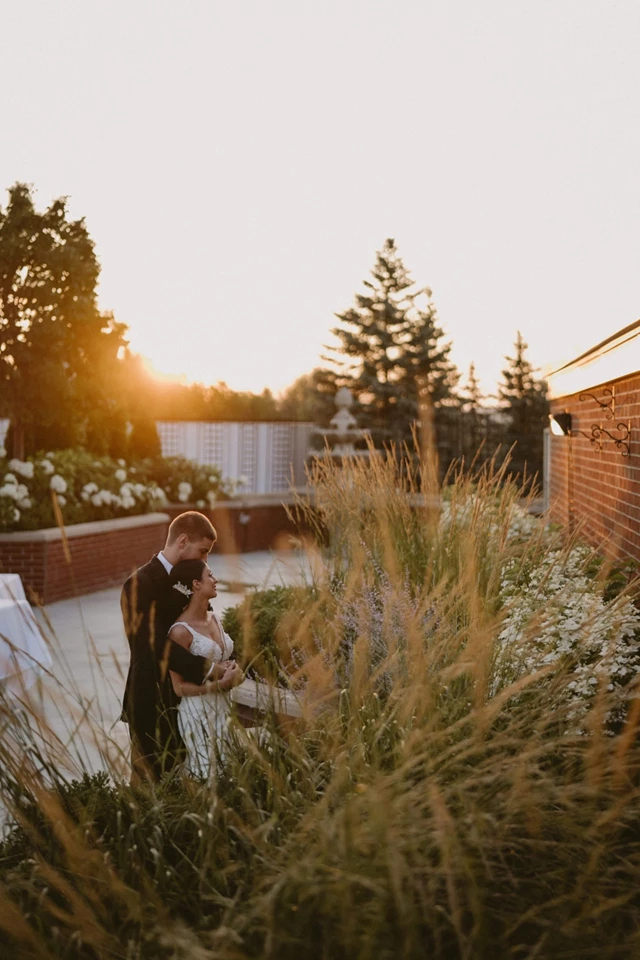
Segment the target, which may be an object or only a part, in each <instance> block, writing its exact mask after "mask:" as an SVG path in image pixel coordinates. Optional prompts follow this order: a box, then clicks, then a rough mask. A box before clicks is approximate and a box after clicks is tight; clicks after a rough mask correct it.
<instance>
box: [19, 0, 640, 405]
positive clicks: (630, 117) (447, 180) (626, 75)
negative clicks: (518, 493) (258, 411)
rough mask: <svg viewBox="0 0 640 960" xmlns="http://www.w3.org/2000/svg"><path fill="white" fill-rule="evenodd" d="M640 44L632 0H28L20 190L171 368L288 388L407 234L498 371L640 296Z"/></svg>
mask: <svg viewBox="0 0 640 960" xmlns="http://www.w3.org/2000/svg"><path fill="white" fill-rule="evenodd" d="M639 50H640V3H638V2H637V0H629V2H625V0H615V2H613V0H598V2H594V0H536V2H528V3H527V2H518V0H483V2H478V0H464V2H462V0H447V2H440V0H415V2H413V0H394V2H393V3H392V2H391V0H360V2H358V0H335V2H334V0H316V2H315V3H311V2H307V0H253V2H252V0H237V2H235V3H222V2H217V0H181V2H176V0H172V2H165V0H145V2H143V0H126V2H122V0H110V2H109V3H105V2H98V0H58V2H56V3H52V2H50V0H49V2H47V0H40V2H34V0H13V2H12V0H6V2H5V3H3V4H2V10H1V12H0V90H1V91H2V122H1V124H0V190H2V191H4V189H5V188H6V187H8V186H10V185H11V184H12V183H13V182H14V181H16V180H24V181H28V182H31V183H33V184H34V186H35V187H36V189H37V194H36V200H37V203H38V205H40V206H44V205H45V204H47V203H49V202H50V201H51V199H52V198H54V197H56V196H59V195H63V194H65V195H68V196H69V198H70V209H71V211H72V213H73V214H74V215H75V216H84V217H85V218H86V222H87V225H88V228H89V231H90V233H91V235H92V237H93V238H94V240H95V243H96V249H97V253H98V256H99V258H100V261H101V264H102V276H101V285H100V304H101V306H102V307H103V308H104V309H111V310H113V311H114V313H115V314H116V317H117V318H118V319H119V320H122V321H124V322H125V323H126V324H128V326H129V328H130V342H131V346H132V348H133V349H135V350H136V351H139V352H141V353H142V354H144V355H145V356H147V357H148V358H149V359H150V361H151V363H152V364H153V365H154V366H155V368H156V369H157V370H159V371H161V372H164V373H171V374H181V373H184V374H185V375H186V376H187V377H188V378H190V379H199V380H202V381H204V382H208V383H212V382H215V381H218V380H224V381H226V382H227V383H228V384H229V385H230V386H232V387H234V388H236V389H251V390H260V389H262V388H263V387H264V386H269V387H270V388H272V389H273V390H274V391H279V390H281V389H282V388H283V387H285V386H286V385H287V384H288V383H290V382H291V381H293V380H294V379H295V378H296V376H298V375H299V374H301V373H304V372H307V371H308V370H310V369H311V368H312V367H313V366H314V365H316V364H318V362H319V359H318V358H319V354H320V353H321V352H323V344H327V343H329V342H330V335H329V329H330V327H331V326H332V325H333V324H334V320H333V316H332V315H333V313H334V312H336V311H340V310H342V309H344V308H345V307H347V306H348V305H349V304H350V303H351V301H352V298H353V294H354V293H355V292H356V291H357V290H360V289H361V281H362V280H363V279H365V278H366V277H367V275H368V271H369V269H370V267H371V266H372V264H373V261H374V257H375V251H376V250H377V249H379V248H380V247H381V246H382V244H383V242H384V239H385V238H386V237H388V236H391V237H395V238H396V241H397V243H398V246H399V249H400V252H401V254H402V255H403V257H404V259H405V262H406V263H407V265H408V267H409V268H410V270H411V272H412V274H413V276H414V278H415V279H416V280H417V281H418V282H419V283H420V284H422V285H429V286H430V287H431V288H432V290H433V294H434V301H435V303H436V306H437V308H438V312H439V316H440V320H441V323H442V325H443V326H444V328H445V330H446V332H447V334H448V335H449V336H450V337H451V338H452V340H453V342H454V352H453V358H454V359H455V361H456V362H457V364H458V365H459V367H460V368H461V369H462V370H463V371H465V372H466V369H467V368H468V365H469V363H470V362H471V361H472V360H473V361H475V363H476V366H477V369H478V372H479V373H480V376H481V379H482V382H483V385H484V387H485V389H486V390H487V391H493V390H495V381H496V379H497V377H498V376H499V372H500V369H501V368H502V366H503V359H502V358H503V356H504V354H505V353H508V352H509V351H510V349H511V346H512V343H513V340H514V339H515V334H516V330H517V329H520V330H521V331H522V333H523V336H524V337H525V339H526V340H527V341H528V342H529V344H530V357H531V359H532V360H533V361H534V362H535V363H536V364H537V365H539V366H540V367H543V368H544V369H545V370H549V369H552V368H554V367H555V366H559V365H560V364H562V363H563V362H565V361H567V360H569V359H571V358H572V357H574V356H575V355H577V354H578V353H580V352H582V351H583V350H585V349H587V348H588V347H589V346H591V345H592V344H594V343H596V342H598V341H599V340H601V339H603V338H604V337H606V336H608V335H609V334H611V333H613V332H614V331H615V330H617V329H618V328H620V327H623V326H625V325H626V324H629V323H631V322H632V321H634V320H636V319H638V317H639V316H640V123H639V122H638V116H640V56H639V52H638V51H639ZM5 199H6V194H4V193H2V200H1V203H2V205H4V203H5Z"/></svg>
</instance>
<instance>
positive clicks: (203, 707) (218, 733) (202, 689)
mask: <svg viewBox="0 0 640 960" xmlns="http://www.w3.org/2000/svg"><path fill="white" fill-rule="evenodd" d="M170 576H171V585H172V588H173V589H174V590H176V591H177V592H178V593H181V594H183V595H184V596H185V597H187V598H188V601H189V602H188V604H187V606H186V608H185V609H184V611H183V612H182V615H181V618H180V619H179V620H176V621H175V623H174V624H173V626H172V627H171V628H170V630H169V636H170V637H171V639H172V640H173V641H175V642H176V643H179V644H180V645H181V646H183V647H185V648H186V649H187V650H189V652H190V653H193V654H194V655H196V656H200V657H205V658H206V659H207V660H210V661H211V663H212V666H211V670H210V672H209V675H208V677H207V680H206V681H205V682H204V683H203V684H202V685H198V684H196V683H189V682H187V681H185V680H183V678H182V677H181V676H179V674H177V673H174V672H173V671H171V681H172V684H173V689H174V691H175V693H176V695H177V696H178V697H181V698H182V699H181V701H180V708H179V711H178V726H179V728H180V733H181V735H182V739H183V740H184V742H185V744H186V747H187V769H188V771H189V773H191V774H192V775H193V776H196V777H208V776H209V775H210V774H211V770H212V762H211V761H212V756H213V755H214V749H215V750H216V751H217V752H218V754H222V753H223V752H224V742H225V739H226V735H227V727H228V722H229V710H230V702H229V691H230V690H231V689H232V688H233V687H235V686H237V685H238V684H239V683H242V681H243V680H244V674H243V672H242V670H241V669H240V667H239V666H238V664H237V663H235V662H234V661H233V660H231V659H230V658H231V655H232V653H233V640H232V639H231V637H230V636H229V635H228V634H227V633H225V631H224V630H223V629H222V624H221V622H220V619H219V617H218V616H217V615H216V614H215V613H214V612H213V611H212V610H211V609H210V608H209V601H210V600H212V599H213V598H214V597H215V596H217V581H216V578H215V577H214V576H213V574H212V573H211V570H210V569H209V567H208V566H207V564H206V563H205V562H204V560H181V561H180V562H179V563H177V564H176V565H175V566H174V567H173V569H172V570H171V574H170ZM214 741H215V748H214Z"/></svg>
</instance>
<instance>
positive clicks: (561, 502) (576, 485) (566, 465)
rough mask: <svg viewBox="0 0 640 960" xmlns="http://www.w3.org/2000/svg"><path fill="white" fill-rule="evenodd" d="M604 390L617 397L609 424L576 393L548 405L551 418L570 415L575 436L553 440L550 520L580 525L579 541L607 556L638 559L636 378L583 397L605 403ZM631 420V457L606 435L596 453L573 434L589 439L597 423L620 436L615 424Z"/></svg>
mask: <svg viewBox="0 0 640 960" xmlns="http://www.w3.org/2000/svg"><path fill="white" fill-rule="evenodd" d="M607 387H608V388H609V389H612V390H613V391H614V394H615V413H614V417H613V419H607V417H606V411H605V410H603V409H601V408H600V407H599V406H598V404H597V402H596V401H595V400H593V399H591V398H586V399H584V400H582V401H581V400H580V399H579V396H580V395H579V394H573V395H571V396H568V397H562V398H560V399H558V400H552V402H551V411H552V413H561V412H564V411H566V412H568V413H570V414H571V417H572V424H571V428H572V433H573V436H571V437H554V436H552V437H551V456H550V469H549V508H550V513H551V517H552V519H554V520H557V521H558V522H560V523H562V524H563V525H568V526H569V527H573V528H575V527H577V526H580V529H581V532H582V535H583V537H584V538H586V539H587V540H588V541H589V542H590V543H592V544H593V545H594V546H595V547H597V548H598V549H599V550H601V551H602V552H604V553H606V554H607V555H609V556H612V557H617V558H624V557H632V558H634V559H636V560H640V374H634V375H633V376H630V377H626V378H624V379H621V380H618V381H616V382H615V383H609V384H604V385H602V386H600V387H594V388H591V389H589V390H588V391H586V392H588V393H592V394H594V395H595V396H597V397H599V398H603V399H604V400H606V399H608V398H606V397H602V395H603V391H604V389H605V388H607ZM629 421H630V422H631V438H630V451H631V453H630V456H629V457H623V456H622V453H621V451H620V450H618V449H617V448H616V447H615V445H614V442H613V440H610V439H609V438H608V437H607V436H606V435H605V436H603V437H602V449H601V450H598V449H594V447H593V446H592V445H591V443H590V442H589V439H588V438H587V437H583V436H581V435H580V434H577V433H576V431H578V430H582V431H584V433H586V434H588V435H589V436H590V435H591V426H592V424H594V423H595V424H599V425H601V426H602V427H604V428H605V429H607V430H609V431H610V432H611V433H612V434H614V436H616V437H618V436H622V432H621V431H618V430H617V428H616V427H617V424H618V423H624V424H627V423H628V422H629Z"/></svg>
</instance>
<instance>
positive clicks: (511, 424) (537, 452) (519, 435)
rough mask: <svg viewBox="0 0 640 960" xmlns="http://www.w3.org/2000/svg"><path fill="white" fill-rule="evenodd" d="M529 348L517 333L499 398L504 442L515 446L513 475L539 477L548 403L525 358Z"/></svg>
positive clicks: (542, 381) (544, 386) (545, 385)
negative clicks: (504, 419) (504, 424)
mask: <svg viewBox="0 0 640 960" xmlns="http://www.w3.org/2000/svg"><path fill="white" fill-rule="evenodd" d="M527 349H528V345H527V344H526V343H525V342H524V340H523V338H522V334H521V333H520V331H518V335H517V337H516V342H515V356H513V357H505V359H506V361H507V364H508V366H507V367H506V368H505V369H504V370H503V371H502V378H503V379H502V383H501V384H500V385H499V387H498V397H499V400H500V404H501V407H502V409H503V411H504V412H505V413H506V414H507V417H508V425H507V440H508V443H509V445H512V444H515V448H514V452H513V462H512V472H514V473H517V474H518V475H520V476H523V475H524V473H525V472H526V474H527V475H528V476H529V477H533V475H534V474H537V475H538V477H540V476H541V474H542V445H543V431H544V428H545V427H546V426H547V422H548V416H547V415H548V412H549V403H548V400H547V384H546V382H545V381H544V380H543V379H539V378H536V376H535V370H534V368H533V367H532V365H531V363H530V362H529V360H528V359H527V358H526V356H525V351H526V350H527Z"/></svg>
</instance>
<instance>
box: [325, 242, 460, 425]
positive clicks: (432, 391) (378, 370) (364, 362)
mask: <svg viewBox="0 0 640 960" xmlns="http://www.w3.org/2000/svg"><path fill="white" fill-rule="evenodd" d="M371 273H372V277H373V281H370V280H365V281H364V286H365V292H364V293H362V294H356V298H355V300H356V303H355V306H353V307H350V308H349V309H348V310H345V311H344V312H343V313H340V314H337V318H338V320H339V321H340V323H341V326H339V327H336V328H335V329H333V330H332V333H333V334H334V335H335V336H336V337H337V338H338V340H339V341H340V346H339V347H337V348H335V350H336V352H337V353H338V354H339V357H338V358H337V359H336V360H334V361H333V362H334V363H337V364H340V365H341V369H340V372H339V376H338V380H339V382H340V383H343V384H346V385H347V386H348V387H349V388H350V389H351V390H352V391H353V393H354V395H355V397H356V398H357V400H358V404H359V409H358V410H357V411H356V413H357V415H358V419H359V422H360V424H361V425H362V426H363V427H366V428H368V429H369V430H370V431H371V433H372V435H373V436H374V438H375V439H376V440H378V441H380V440H384V439H387V440H388V439H393V440H407V439H408V438H409V437H410V435H411V427H412V424H413V423H414V422H415V421H416V420H418V419H419V417H420V414H421V406H428V407H430V408H431V409H432V410H433V409H435V410H436V411H437V410H438V408H440V407H441V406H442V405H444V404H446V403H447V401H449V400H450V399H451V398H452V395H453V388H454V387H455V384H456V382H457V379H458V375H457V372H456V370H455V367H454V365H453V364H452V363H451V361H450V359H449V353H450V351H451V344H450V343H442V342H441V341H442V338H443V336H444V334H443V332H442V330H441V328H440V327H439V326H438V325H437V317H436V310H435V307H434V305H433V302H432V300H431V291H430V290H429V289H427V288H420V289H417V288H416V287H415V284H414V281H413V280H412V279H411V277H410V275H409V273H408V271H407V269H406V267H405V265H404V263H403V261H402V259H401V257H400V255H399V254H398V250H397V248H396V244H395V241H394V240H392V239H388V240H386V241H385V244H384V247H383V248H382V250H381V251H379V252H378V253H377V255H376V262H375V266H374V268H373V270H372V271H371Z"/></svg>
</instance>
